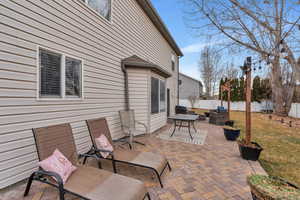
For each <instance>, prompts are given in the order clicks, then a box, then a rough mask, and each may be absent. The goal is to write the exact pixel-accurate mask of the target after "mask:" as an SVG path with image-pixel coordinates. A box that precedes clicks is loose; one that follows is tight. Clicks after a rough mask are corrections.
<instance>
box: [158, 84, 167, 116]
mask: <svg viewBox="0 0 300 200" xmlns="http://www.w3.org/2000/svg"><path fill="white" fill-rule="evenodd" d="M159 88H160V100H159V105H160V106H159V107H160V112H164V111H166V84H165V81H162V80H161V81H160V87H159Z"/></svg>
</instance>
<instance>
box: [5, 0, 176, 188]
mask: <svg viewBox="0 0 300 200" xmlns="http://www.w3.org/2000/svg"><path fill="white" fill-rule="evenodd" d="M0 15H1V24H0V127H1V128H0V169H1V170H0V188H3V187H6V186H8V185H11V184H13V183H15V182H18V181H20V180H23V179H24V178H27V177H28V176H29V175H30V173H31V172H32V171H33V170H34V169H36V166H37V153H36V148H35V144H34V138H33V135H32V131H31V129H32V128H36V127H42V126H48V125H54V124H60V123H71V126H72V129H73V133H74V138H75V142H76V146H77V150H78V152H79V153H80V152H85V151H87V150H88V149H89V147H90V145H91V142H90V138H89V135H88V130H87V127H86V124H85V121H84V120H86V119H92V118H98V117H106V118H107V120H108V123H109V126H110V130H111V133H112V135H113V138H118V137H120V136H121V135H122V133H121V127H120V120H119V115H118V111H119V110H121V109H124V108H125V100H124V91H125V89H124V75H123V72H122V70H121V60H122V59H124V58H127V57H129V56H132V55H134V54H135V55H137V56H139V57H141V58H143V59H146V60H149V61H150V62H152V63H155V64H157V65H159V66H161V67H163V68H165V70H167V71H169V72H170V73H173V77H172V78H170V79H169V80H168V86H167V87H169V88H170V89H171V92H172V98H175V97H176V94H177V89H176V88H177V86H176V82H177V80H176V79H177V70H175V71H174V72H173V71H172V70H171V53H174V51H173V50H172V48H171V47H170V45H169V44H168V43H167V41H166V40H165V39H164V37H163V36H162V35H161V34H160V32H159V31H158V30H157V29H156V27H155V26H154V25H153V24H152V22H151V21H150V19H149V17H148V16H147V15H146V14H145V13H144V12H143V10H142V8H141V7H140V6H139V5H138V4H137V2H136V1H135V0H113V12H112V21H111V22H108V21H107V20H105V19H104V18H102V17H101V16H99V15H98V14H96V13H95V12H94V11H93V10H91V9H90V8H88V7H87V6H85V5H84V4H83V3H82V1H81V0H64V1H61V0H47V1H45V0H41V1H36V0H26V1H25V0H1V1H0ZM38 46H42V47H44V48H48V49H51V50H53V51H56V52H58V53H66V54H68V55H70V56H72V57H76V58H79V59H82V60H83V62H84V99H82V100H72V101H71V100H50V101H49V100H42V99H41V100H38V99H37V93H38V91H37V88H38V80H37V79H38V78H37V61H38V56H37V47H38ZM174 54H175V53H174ZM172 107H174V105H172V106H171V108H172ZM141 117H142V116H141ZM161 125H162V124H160V125H159V126H161Z"/></svg>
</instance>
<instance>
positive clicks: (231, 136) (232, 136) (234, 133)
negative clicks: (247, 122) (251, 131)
mask: <svg viewBox="0 0 300 200" xmlns="http://www.w3.org/2000/svg"><path fill="white" fill-rule="evenodd" d="M240 132H241V130H239V129H237V130H232V129H227V128H224V135H225V138H226V139H227V140H229V141H236V139H237V138H238V137H239V136H240Z"/></svg>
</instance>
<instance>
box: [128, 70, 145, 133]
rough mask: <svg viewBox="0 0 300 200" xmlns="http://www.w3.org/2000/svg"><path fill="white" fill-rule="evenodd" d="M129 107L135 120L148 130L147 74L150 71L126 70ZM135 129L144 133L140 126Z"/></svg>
mask: <svg viewBox="0 0 300 200" xmlns="http://www.w3.org/2000/svg"><path fill="white" fill-rule="evenodd" d="M127 72H128V86H129V102H130V103H129V105H130V109H134V111H135V119H136V120H137V121H140V122H142V123H144V124H146V126H147V127H148V128H149V109H148V105H149V91H148V85H149V80H148V77H149V74H150V70H146V69H132V68H128V69H127ZM137 129H138V130H140V131H144V130H145V129H144V128H143V127H142V126H140V125H139V126H137Z"/></svg>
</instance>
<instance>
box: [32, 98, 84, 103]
mask: <svg viewBox="0 0 300 200" xmlns="http://www.w3.org/2000/svg"><path fill="white" fill-rule="evenodd" d="M84 100H85V99H84V98H64V99H62V98H37V99H36V101H79V102H82V101H84Z"/></svg>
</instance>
